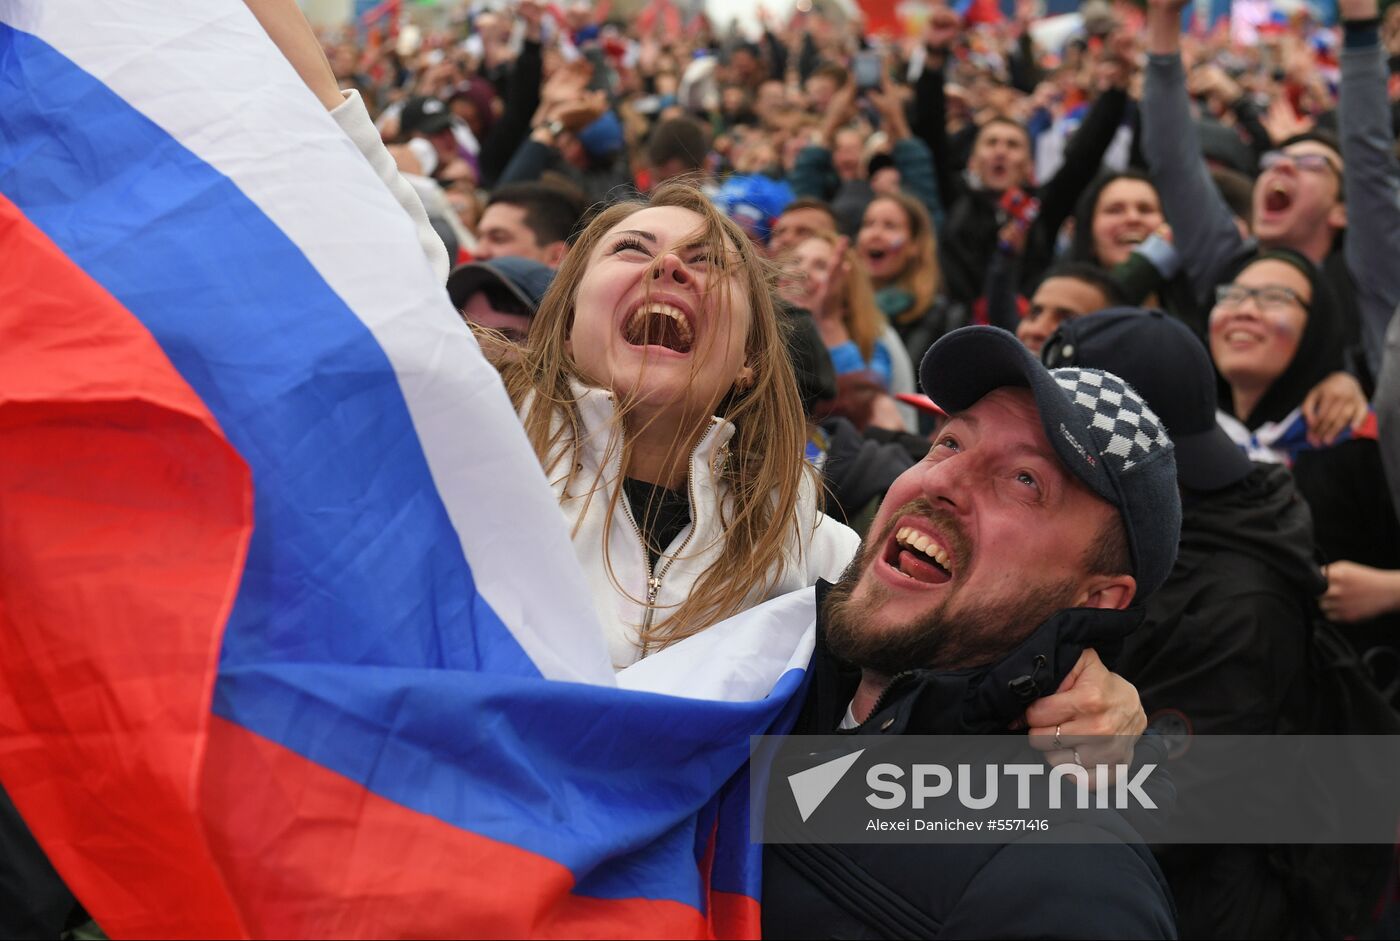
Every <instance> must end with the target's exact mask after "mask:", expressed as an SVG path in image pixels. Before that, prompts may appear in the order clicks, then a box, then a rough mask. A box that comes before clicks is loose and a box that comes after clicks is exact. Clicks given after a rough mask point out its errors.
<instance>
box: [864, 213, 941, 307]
mask: <svg viewBox="0 0 1400 941" xmlns="http://www.w3.org/2000/svg"><path fill="white" fill-rule="evenodd" d="M882 199H888V200H889V201H890V202H892V203H894V204H895V205H897V206H899V208H901V209H903V210H904V218H906V219H908V220H909V241H910V242H911V243H913V245H914V257H913V258H911V259H910V260H909V262H908V263H907V264H905V266H904V270H903V271H902V272H900V275H899V277H898V278H896V279H895V281H894V283H895V284H897V285H898V286H899V287H901V288H903V289H904V290H906V291H908V292H909V293H910V294H911V295H913V297H914V303H913V304H911V305H910V307H909V309H908V310H906V311H904V312H902V313H901V314H899V315H898V316H896V317H895V318H894V322H895V323H913V322H914V321H916V320H918V319H919V318H920V317H922V316H923V315H924V313H925V312H926V311H927V310H928V309H929V308H930V307H931V306H933V301H934V298H936V297H937V296H938V288H939V286H940V285H941V283H942V281H943V272H942V270H940V269H939V267H938V238H937V236H936V235H935V234H934V231H933V222H932V220H930V219H929V215H928V210H927V209H925V208H924V204H923V203H921V202H919V201H918V200H917V199H915V198H914V197H913V196H910V195H909V194H908V193H902V192H895V193H884V194H881V195H879V196H876V197H875V198H874V199H872V200H871V201H870V203H871V205H874V204H875V203H877V202H879V201H880V200H882ZM867 208H868V207H867Z"/></svg>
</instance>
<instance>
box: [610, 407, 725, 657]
mask: <svg viewBox="0 0 1400 941" xmlns="http://www.w3.org/2000/svg"><path fill="white" fill-rule="evenodd" d="M713 430H714V425H713V424H711V426H710V428H709V429H708V430H706V432H705V433H704V434H703V435H701V436H700V440H699V441H697V442H695V447H693V448H691V449H690V458H689V459H688V460H687V461H686V475H685V492H686V496H687V497H689V499H690V513H691V517H690V532H688V533H686V536H685V539H684V540H683V541H682V542H681V546H680V548H679V549H677V550H676V552H675V554H674V555H667V556H666V561H665V563H663V564H662V566H661V568H660V570H659V571H656V572H655V573H653V572H652V568H651V555H650V553H649V552H648V551H647V541H646V538H645V537H644V536H643V535H642V528H641V527H640V526H638V525H637V520H636V519H635V518H634V517H633V516H632V508H631V507H630V506H625V505H626V501H625V500H624V501H623V503H624V506H625V508H626V510H627V519H628V521H629V522H631V524H632V531H633V532H635V533H636V534H637V541H638V542H639V543H641V546H642V564H643V565H645V566H646V573H647V613H646V617H645V618H643V619H642V631H641V633H642V635H645V634H646V632H647V631H649V630H650V629H651V622H652V620H653V619H654V618H655V617H656V596H657V595H659V594H660V593H661V580H662V579H663V578H665V577H666V573H667V572H668V571H670V569H671V564H672V563H673V562H675V561H676V559H677V557H679V556H680V555H681V554H682V553H684V552H685V547H686V546H688V545H690V540H691V538H692V537H694V535H695V530H696V529H698V528H699V524H697V523H696V521H695V455H696V454H698V453H700V446H701V445H702V444H704V443H705V439H706V438H708V437H709V436H710V433H711V432H712V431H713ZM619 460H620V459H619ZM619 476H620V475H619ZM649 646H650V645H649V644H648V642H647V641H645V640H643V641H642V656H643V657H645V656H646V655H647V654H648V653H649V652H650V651H649V650H648V649H647V648H648V647H649Z"/></svg>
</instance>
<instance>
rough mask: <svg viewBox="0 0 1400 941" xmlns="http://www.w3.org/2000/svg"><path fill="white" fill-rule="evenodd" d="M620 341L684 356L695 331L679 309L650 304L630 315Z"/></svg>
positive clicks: (657, 303)
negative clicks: (664, 349) (663, 348)
mask: <svg viewBox="0 0 1400 941" xmlns="http://www.w3.org/2000/svg"><path fill="white" fill-rule="evenodd" d="M622 338H623V339H624V340H626V341H627V342H628V343H630V344H632V345H633V346H661V347H665V348H666V349H668V350H673V351H675V352H677V353H682V354H684V353H689V352H690V351H691V348H692V347H694V345H695V328H694V327H692V326H691V323H690V318H688V317H687V316H686V315H685V311H683V310H681V309H680V308H679V307H675V306H672V305H671V304H664V303H660V302H653V303H650V304H643V305H641V306H640V307H638V308H637V309H636V310H635V311H633V312H632V316H630V317H628V318H627V322H626V323H625V324H623V327H622Z"/></svg>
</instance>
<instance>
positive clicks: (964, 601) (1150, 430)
mask: <svg viewBox="0 0 1400 941" xmlns="http://www.w3.org/2000/svg"><path fill="white" fill-rule="evenodd" d="M920 376H921V379H922V383H923V388H924V390H925V391H926V392H927V393H928V395H929V397H930V398H931V399H933V401H934V402H935V403H937V404H938V405H939V406H940V407H942V408H943V409H944V410H945V411H946V412H947V413H948V414H949V419H948V422H947V423H946V425H944V427H943V428H942V429H941V430H940V431H939V433H938V435H937V437H936V438H935V439H934V445H933V448H932V450H931V451H930V452H929V454H928V456H927V457H926V458H925V459H924V460H923V461H921V462H920V463H918V464H916V465H914V466H913V467H911V468H910V469H909V470H908V471H906V472H905V473H904V474H902V475H901V476H900V477H899V478H898V479H897V480H896V481H895V482H894V484H893V485H891V487H890V489H889V491H888V493H887V495H886V497H885V499H884V501H883V503H882V504H881V506H880V510H879V512H878V514H877V515H876V518H875V521H874V523H873V524H872V526H871V528H870V530H869V534H868V535H867V536H866V538H865V539H864V541H863V542H862V544H861V550H860V553H859V555H858V556H857V558H856V559H855V561H854V562H853V563H852V564H851V566H850V567H849V568H848V569H847V571H846V573H845V574H844V575H843V576H842V577H841V580H840V582H839V583H838V584H836V585H835V586H830V585H819V586H818V607H817V633H816V651H815V654H814V656H813V660H812V664H811V666H810V668H809V670H808V692H807V695H806V698H805V701H804V703H803V708H802V712H801V715H800V717H799V719H798V721H797V725H796V728H795V729H794V731H795V732H797V733H800V734H829V733H833V732H835V731H837V730H838V729H845V730H849V732H850V733H851V734H853V735H871V736H882V735H938V734H966V733H982V734H992V733H996V732H1002V731H1005V730H1006V729H1008V728H1011V727H1013V726H1017V725H1019V724H1020V723H1024V724H1025V726H1027V727H1029V729H1030V732H1031V734H1032V736H1034V737H1039V738H1041V739H1043V740H1044V742H1045V743H1046V744H1045V745H1044V747H1045V748H1048V749H1049V751H1048V753H1047V756H1046V757H1047V760H1049V761H1050V762H1052V763H1054V764H1060V763H1069V762H1073V763H1078V764H1084V765H1086V766H1088V765H1093V764H1098V763H1101V762H1103V763H1116V762H1121V761H1125V760H1127V759H1128V758H1129V757H1130V755H1131V748H1132V746H1131V744H1127V743H1130V742H1131V741H1132V740H1133V739H1134V738H1135V736H1136V733H1137V732H1139V731H1141V728H1142V726H1143V724H1145V720H1144V719H1143V718H1142V716H1141V714H1140V712H1139V710H1138V708H1137V706H1136V704H1135V703H1134V700H1135V699H1136V695H1135V694H1134V693H1133V692H1132V691H1131V687H1130V686H1128V684H1127V683H1125V682H1123V681H1122V680H1121V679H1120V678H1117V677H1113V676H1111V675H1110V674H1108V672H1107V670H1106V668H1105V667H1104V666H1103V664H1102V663H1101V662H1100V661H1099V659H1098V657H1097V656H1096V655H1094V653H1093V651H1092V650H1091V649H1090V648H1099V649H1105V650H1111V649H1113V648H1116V647H1117V646H1119V645H1120V644H1121V643H1122V641H1123V639H1124V638H1125V637H1126V636H1128V635H1129V634H1130V633H1131V632H1132V631H1133V630H1134V629H1135V628H1136V627H1137V626H1138V624H1139V623H1140V622H1141V620H1142V603H1143V601H1144V599H1146V598H1148V597H1150V596H1151V595H1152V593H1153V592H1154V591H1156V590H1157V589H1158V588H1159V587H1160V586H1161V585H1162V583H1163V582H1164V581H1165V580H1166V579H1167V576H1168V573H1169V572H1170V571H1171V568H1172V563H1173V560H1174V558H1175V555H1176V543H1177V537H1178V533H1179V528H1180V521H1181V503H1180V498H1179V496H1178V492H1177V483H1176V462H1175V457H1174V452H1173V446H1172V442H1171V440H1170V439H1169V438H1168V436H1167V433H1166V430H1165V428H1164V427H1163V425H1162V423H1161V421H1159V420H1158V418H1157V416H1156V415H1154V414H1153V412H1152V410H1151V409H1150V408H1148V406H1147V404H1146V403H1145V402H1143V400H1142V398H1141V397H1140V396H1138V395H1137V393H1136V392H1134V391H1133V390H1132V388H1130V387H1129V386H1128V384H1127V383H1125V382H1123V381H1122V380H1121V379H1119V378H1118V377H1117V376H1114V375H1113V374H1111V373H1108V372H1104V371H1102V370H1098V369H1091V368H1084V367H1071V368H1066V369H1055V370H1050V369H1047V368H1046V367H1045V366H1043V365H1041V363H1040V361H1039V360H1038V359H1036V358H1035V357H1034V356H1033V355H1032V354H1031V353H1030V352H1029V351H1028V350H1027V349H1026V348H1025V347H1024V346H1022V345H1021V343H1020V342H1019V341H1017V339H1016V337H1015V336H1013V335H1012V334H1010V333H1007V332H1006V331H1004V330H999V329H996V328H992V327H966V328H963V329H961V330H955V331H953V332H952V333H949V334H948V335H946V336H945V337H943V338H942V339H941V340H939V341H938V342H937V343H935V344H934V346H933V347H932V348H931V349H930V350H929V352H928V354H927V355H926V356H925V357H924V360H923V363H922V365H921V367H920ZM1086 685H1089V686H1096V687H1097V689H1096V692H1095V695H1094V697H1092V698H1093V699H1095V700H1097V701H1100V702H1102V701H1104V700H1112V701H1116V702H1119V703H1120V704H1125V705H1124V706H1123V709H1122V716H1123V722H1122V725H1121V726H1118V727H1113V728H1105V727H1104V722H1105V716H1104V715H1103V714H1102V711H1100V714H1099V715H1097V716H1095V717H1094V718H1093V719H1091V718H1090V715H1089V713H1090V711H1091V710H1090V709H1086V708H1084V703H1083V702H1078V703H1074V704H1071V703H1070V702H1069V700H1070V699H1071V698H1073V694H1074V692H1075V690H1077V689H1080V688H1083V687H1084V686H1086ZM1041 697H1044V698H1041ZM1112 711H1113V712H1115V713H1116V712H1117V711H1118V707H1117V706H1115V707H1114V709H1113V710H1112ZM1109 724H1110V725H1112V723H1111V722H1110V723H1109ZM1110 732H1116V733H1119V734H1117V735H1114V736H1113V737H1111V738H1109V739H1104V738H1100V737H1097V736H1103V735H1105V734H1106V733H1110ZM871 744H872V745H873V744H875V741H874V740H872V742H871ZM1124 749H1126V750H1127V754H1125V753H1124ZM767 812H768V813H769V814H774V813H782V812H783V808H782V807H781V806H778V807H776V808H775V806H773V805H772V804H771V803H770V806H769V808H768V810H767ZM1102 826H1103V825H1102V824H1092V823H1091V824H1086V825H1085V827H1086V830H1085V832H1086V834H1088V838H1087V839H1086V841H1085V842H1086V844H1094V845H1078V846H1068V845H1061V846H1045V845H1033V844H1034V843H1035V841H1034V839H1033V838H1020V839H1014V840H1012V841H1010V842H1008V843H1003V844H986V843H983V844H977V845H973V844H948V843H908V844H903V843H902V844H898V845H891V844H880V845H867V844H840V845H816V846H813V845H804V846H802V847H800V848H798V849H793V848H790V847H789V846H788V845H786V844H770V845H769V846H767V847H766V849H765V854H764V867H763V875H764V884H763V934H764V935H765V936H772V937H808V936H822V937H874V936H889V935H900V936H933V935H938V934H942V935H944V936H954V937H1002V938H1021V937H1114V938H1118V937H1133V938H1154V937H1174V936H1175V918H1174V912H1173V909H1172V903H1171V901H1170V898H1169V896H1168V894H1167V892H1166V888H1165V883H1164V881H1163V879H1162V876H1161V873H1160V871H1159V870H1158V869H1157V866H1156V864H1155V862H1154V861H1153V860H1152V857H1151V854H1150V853H1149V852H1148V851H1147V849H1146V848H1145V847H1144V846H1142V845H1141V844H1140V843H1137V842H1135V841H1134V840H1133V839H1132V838H1128V839H1119V838H1117V837H1114V836H1113V835H1112V833H1110V832H1109V831H1108V830H1102V832H1100V834H1099V836H1097V837H1095V836H1093V835H1092V834H1091V833H1090V831H1094V830H1095V829H1096V828H1101V827H1102ZM1115 832H1116V831H1115Z"/></svg>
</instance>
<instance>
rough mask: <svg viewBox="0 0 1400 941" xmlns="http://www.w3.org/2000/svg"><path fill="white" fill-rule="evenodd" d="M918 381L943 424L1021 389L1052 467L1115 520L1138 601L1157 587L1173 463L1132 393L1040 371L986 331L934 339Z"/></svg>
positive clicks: (1099, 374)
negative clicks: (985, 400)
mask: <svg viewBox="0 0 1400 941" xmlns="http://www.w3.org/2000/svg"><path fill="white" fill-rule="evenodd" d="M919 379H920V382H921V383H922V384H923V388H924V392H925V393H927V394H928V396H929V398H931V399H933V401H934V402H935V403H937V404H938V405H939V406H940V407H941V408H943V409H944V410H945V411H947V412H948V413H949V414H953V413H955V412H960V411H962V410H963V409H965V408H969V407H971V406H972V405H973V404H974V403H975V402H977V400H979V399H981V398H982V397H983V396H984V395H986V394H987V393H989V392H991V391H993V390H994V389H999V388H1001V387H1003V386H1020V387H1023V388H1028V389H1029V390H1030V391H1031V393H1032V395H1034V396H1035V401H1036V406H1037V408H1038V409H1039V411H1040V420H1041V423H1042V424H1043V425H1044V427H1045V434H1046V437H1047V438H1049V440H1050V444H1051V446H1052V447H1054V449H1055V453H1056V455H1057V456H1058V457H1059V458H1060V463H1061V464H1063V465H1064V466H1065V467H1066V468H1067V469H1068V470H1069V471H1070V472H1071V473H1073V474H1074V475H1075V476H1076V477H1078V478H1079V479H1080V480H1082V481H1083V482H1084V483H1085V484H1086V485H1087V486H1088V487H1089V489H1090V490H1092V491H1093V492H1094V493H1096V494H1098V495H1099V496H1100V497H1102V498H1103V499H1104V500H1107V501H1108V502H1109V503H1110V504H1112V505H1113V506H1114V507H1116V508H1117V510H1118V513H1119V515H1120V516H1121V517H1122V520H1123V526H1124V529H1125V530H1126V532H1127V534H1128V546H1129V549H1130V550H1131V552H1132V557H1133V573H1132V574H1133V577H1134V578H1135V579H1136V580H1137V584H1138V590H1137V596H1136V597H1137V600H1138V601H1141V600H1143V599H1144V598H1146V597H1147V596H1148V595H1150V594H1151V593H1152V592H1154V591H1156V590H1157V589H1158V588H1159V587H1161V585H1162V583H1163V582H1164V581H1166V579H1167V575H1168V574H1169V573H1170V572H1171V567H1172V565H1173V563H1174V562H1175V561H1176V547H1177V542H1178V540H1179V539H1180V537H1181V497H1180V494H1179V493H1178V491H1177V483H1176V459H1175V456H1174V454H1173V446H1172V442H1171V438H1170V437H1168V435H1167V430H1166V428H1165V427H1164V426H1163V425H1162V422H1161V421H1160V420H1159V419H1158V418H1157V416H1156V415H1155V414H1153V412H1152V410H1151V409H1150V408H1148V407H1147V403H1146V402H1145V401H1143V399H1142V397H1141V396H1140V395H1138V394H1137V393H1136V392H1134V391H1133V389H1132V387H1131V386H1129V385H1128V384H1127V383H1126V382H1124V381H1123V380H1122V379H1119V378H1118V377H1117V376H1115V375H1113V374H1112V373H1109V372H1104V371H1103V370H1100V369H1086V368H1082V367H1070V368H1064V369H1054V370H1051V369H1046V368H1045V366H1043V365H1041V363H1040V361H1039V360H1038V359H1036V358H1035V356H1034V355H1033V354H1032V353H1031V352H1030V351H1029V350H1027V349H1026V348H1025V347H1024V346H1022V345H1021V342H1020V341H1019V340H1017V339H1016V337H1015V336H1013V335H1012V334H1010V333H1007V332H1006V331H1005V330H999V329H997V328H995V327H964V328H962V329H961V330H954V331H953V332H952V333H949V334H948V335H947V336H945V337H943V338H942V339H941V340H939V341H938V342H937V343H935V344H934V345H933V347H932V348H931V349H930V350H929V351H928V354H927V355H925V356H924V361H923V363H922V364H921V365H920V367H919Z"/></svg>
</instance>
